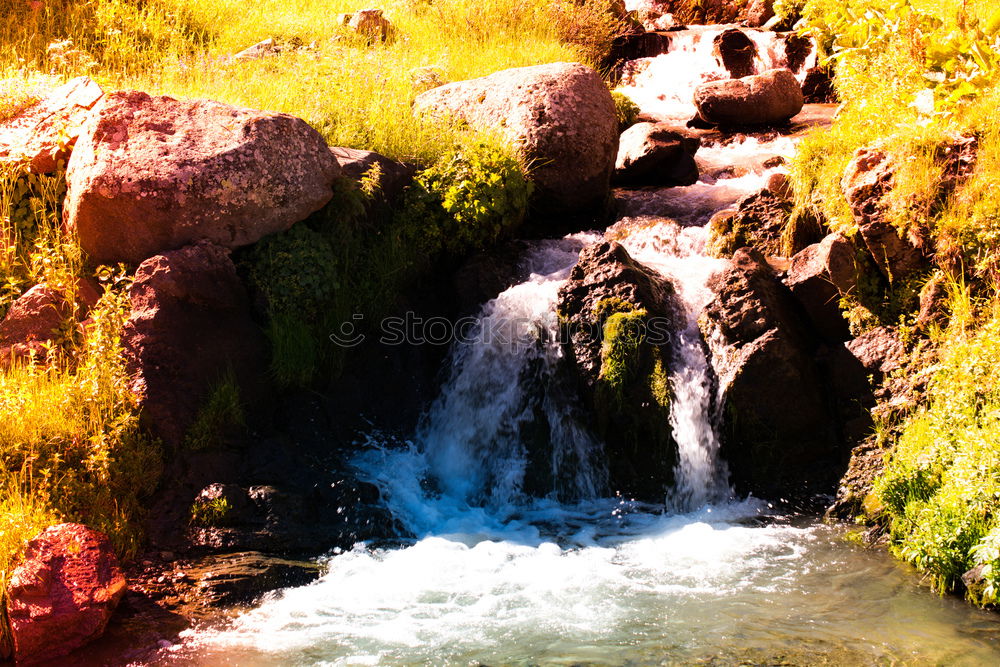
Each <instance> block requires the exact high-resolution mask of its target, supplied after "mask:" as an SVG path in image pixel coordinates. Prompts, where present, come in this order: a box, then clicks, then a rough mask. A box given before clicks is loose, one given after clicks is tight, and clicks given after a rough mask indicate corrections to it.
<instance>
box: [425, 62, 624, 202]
mask: <svg viewBox="0 0 1000 667" xmlns="http://www.w3.org/2000/svg"><path fill="white" fill-rule="evenodd" d="M415 105H416V108H417V110H418V111H422V112H432V113H435V114H437V115H440V116H444V117H448V116H450V117H454V118H457V119H459V120H462V121H464V122H466V123H468V124H469V125H471V126H473V127H474V128H477V129H481V130H497V131H499V132H500V133H501V134H502V135H503V136H504V137H506V138H507V139H508V140H510V141H511V142H513V143H515V144H516V145H517V146H518V147H519V148H520V150H521V152H522V154H523V156H524V158H525V159H526V160H527V161H528V163H529V164H530V165H531V166H532V169H531V178H532V180H533V181H534V183H535V185H536V191H535V197H534V204H535V206H537V207H538V208H539V209H541V210H542V211H544V212H546V213H550V214H555V215H586V216H593V214H594V211H595V210H596V211H601V210H603V207H604V204H605V201H606V199H607V196H608V188H609V184H610V181H611V172H612V170H613V169H614V165H615V156H616V155H617V152H618V119H617V117H616V115H615V103H614V100H612V98H611V93H610V92H609V91H608V88H607V86H606V85H605V84H604V81H603V79H602V78H601V76H600V75H599V74H598V73H597V72H595V71H594V70H592V69H590V68H589V67H586V66H584V65H581V64H579V63H553V64H551V65H538V66H535V67H520V68H517V69H510V70H504V71H502V72H497V73H495V74H491V75H489V76H486V77H483V78H480V79H472V80H469V81H458V82H455V83H449V84H447V85H444V86H440V87H438V88H434V89H432V90H429V91H427V92H426V93H423V94H421V95H420V96H418V97H417V99H416V103H415Z"/></svg>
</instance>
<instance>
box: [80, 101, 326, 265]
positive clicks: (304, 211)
mask: <svg viewBox="0 0 1000 667" xmlns="http://www.w3.org/2000/svg"><path fill="white" fill-rule="evenodd" d="M339 173H340V168H339V166H338V165H337V161H336V159H334V156H333V155H332V154H331V153H330V150H329V148H328V147H327V145H326V142H325V141H323V138H322V137H321V136H320V135H319V134H318V133H317V132H316V131H315V130H313V129H312V128H311V127H309V125H307V124H306V122H305V121H303V120H301V119H299V118H295V117H293V116H289V115H286V114H277V113H270V112H265V111H254V110H252V109H243V108H240V107H234V106H230V105H227V104H220V103H218V102H210V101H206V100H196V101H192V102H182V101H178V100H175V99H172V98H170V97H151V96H150V95H147V94H146V93H143V92H137V91H122V92H116V93H110V94H108V95H105V96H104V97H103V98H102V99H101V101H100V102H98V104H97V105H96V106H95V108H94V110H93V112H92V114H91V116H90V117H89V119H88V120H87V122H86V124H85V125H84V127H83V128H82V132H81V135H80V139H79V141H78V142H77V145H76V148H75V149H74V151H73V156H72V158H71V159H70V162H69V168H68V170H67V173H66V180H67V196H66V219H67V224H68V226H69V228H70V229H73V230H75V231H76V232H77V234H78V236H79V239H80V245H81V247H82V248H83V249H84V250H85V251H86V252H87V254H88V255H89V256H90V259H91V260H93V261H95V262H98V263H113V262H128V263H133V264H137V263H139V262H141V261H142V260H144V259H146V258H147V257H151V256H153V255H155V254H157V253H159V252H163V251H167V250H174V249H177V248H180V247H183V246H185V245H188V244H191V243H195V242H198V241H202V240H208V241H211V242H213V243H216V244H218V245H221V246H225V247H228V248H234V247H237V246H242V245H247V244H250V243H254V242H255V241H257V240H259V239H261V238H262V237H264V236H267V235H268V234H273V233H275V232H279V231H283V230H285V229H288V228H289V227H291V226H292V225H293V224H294V223H296V222H298V221H300V220H302V219H304V218H305V217H306V216H308V215H309V214H310V213H312V212H314V211H316V210H318V209H320V208H321V207H323V206H324V205H325V204H326V203H327V202H328V201H329V200H330V198H331V197H332V196H333V190H332V184H333V181H334V179H335V178H336V177H337V176H338V175H339Z"/></svg>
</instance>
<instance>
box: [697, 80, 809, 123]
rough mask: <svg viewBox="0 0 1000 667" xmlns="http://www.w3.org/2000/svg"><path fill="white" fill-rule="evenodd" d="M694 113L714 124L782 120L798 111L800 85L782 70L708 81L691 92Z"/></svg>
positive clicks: (775, 121)
mask: <svg viewBox="0 0 1000 667" xmlns="http://www.w3.org/2000/svg"><path fill="white" fill-rule="evenodd" d="M694 103H695V106H697V107H698V116H699V118H701V120H703V121H705V122H706V123H712V124H714V125H766V124H773V123H784V122H786V121H787V120H789V119H790V118H791V117H792V116H794V115H796V114H797V113H799V112H800V111H802V104H803V99H802V88H801V87H800V86H799V82H798V81H797V80H796V79H795V76H794V75H793V74H792V73H791V72H789V71H788V70H786V69H773V70H769V71H767V72H764V73H763V74H754V75H753V76H745V77H743V78H742V79H728V80H724V81H710V82H709V83H703V84H702V85H700V86H698V87H697V88H696V89H695V91H694Z"/></svg>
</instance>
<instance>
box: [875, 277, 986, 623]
mask: <svg viewBox="0 0 1000 667" xmlns="http://www.w3.org/2000/svg"><path fill="white" fill-rule="evenodd" d="M954 298H955V299H957V300H964V301H968V300H970V299H971V298H972V297H971V296H970V295H969V294H968V293H964V294H957V295H955V297H954ZM984 307H985V308H986V309H987V311H988V312H986V313H980V314H979V315H978V316H976V313H975V310H976V309H975V308H974V307H973V308H967V309H964V310H963V309H955V311H954V313H953V321H952V324H951V326H950V327H949V328H948V330H947V331H946V332H944V333H943V334H942V336H943V340H942V341H941V343H942V346H941V350H942V351H941V354H942V358H941V361H940V366H939V368H938V370H937V372H936V374H935V376H934V379H933V381H932V383H931V385H930V387H929V390H928V396H929V400H928V403H927V405H926V406H925V407H924V408H922V409H920V410H918V412H917V413H915V414H914V415H913V416H911V417H910V418H909V419H908V420H907V422H906V423H905V425H904V427H903V430H902V435H901V436H900V438H899V440H898V443H897V444H896V445H895V448H894V450H893V452H892V455H891V459H890V461H889V464H888V466H887V469H886V472H885V473H884V475H883V476H882V477H881V478H880V479H879V480H878V482H877V484H876V488H875V492H876V494H877V496H878V498H879V500H880V501H881V506H882V508H884V511H885V512H886V514H887V515H888V525H889V532H890V537H891V539H892V545H893V546H892V548H893V551H894V552H895V553H896V554H897V555H899V556H900V557H901V558H903V559H904V560H906V561H908V562H910V563H912V564H913V565H915V566H916V567H918V568H919V569H921V570H922V571H924V572H926V573H927V574H928V575H929V576H930V578H931V581H932V583H933V585H934V586H935V588H936V589H937V590H940V591H942V592H946V591H952V590H955V589H956V588H960V587H961V577H962V575H963V574H964V573H965V572H966V571H968V570H970V569H972V568H973V567H974V566H975V565H976V564H978V563H979V562H982V560H981V557H982V556H983V555H984V554H985V552H986V549H985V547H984V548H980V549H979V550H978V554H979V556H978V557H977V551H976V550H977V546H978V545H980V544H981V543H984V540H987V538H988V536H989V535H990V534H991V531H995V530H996V529H997V527H998V520H1000V436H998V434H1000V388H997V387H996V384H995V383H994V382H993V381H992V378H993V377H994V376H995V374H996V373H997V372H1000V344H998V343H997V340H998V338H997V336H998V335H1000V309H998V307H997V304H996V303H995V302H994V303H988V304H980V305H979V308H980V309H982V308H984ZM963 314H964V317H963ZM987 575H991V576H992V579H991V581H992V582H993V584H994V588H993V589H988V590H987V591H986V592H985V593H984V594H982V595H981V600H980V601H981V602H991V603H992V602H996V601H997V597H996V592H995V590H996V588H995V584H996V583H997V581H998V575H1000V572H997V573H992V574H991V573H990V572H988V573H987Z"/></svg>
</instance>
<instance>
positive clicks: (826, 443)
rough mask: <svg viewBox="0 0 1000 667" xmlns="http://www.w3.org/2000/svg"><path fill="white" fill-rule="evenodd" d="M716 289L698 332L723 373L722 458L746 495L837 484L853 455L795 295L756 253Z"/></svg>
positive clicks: (742, 255) (716, 281)
mask: <svg viewBox="0 0 1000 667" xmlns="http://www.w3.org/2000/svg"><path fill="white" fill-rule="evenodd" d="M710 287H711V288H712V290H713V291H714V292H715V298H714V300H713V301H712V302H711V303H709V305H708V306H707V307H706V308H705V311H704V312H703V313H702V316H701V318H700V321H699V325H700V327H701V330H702V334H703V336H704V339H705V341H706V342H707V343H708V346H709V349H710V350H711V353H712V357H713V364H712V365H713V367H714V368H715V369H716V372H717V373H718V375H719V393H720V396H721V405H720V413H721V415H722V422H721V427H720V440H721V450H720V453H721V455H722V458H723V459H724V460H726V461H727V462H728V463H729V469H730V472H731V475H732V482H733V483H734V485H735V486H736V489H737V491H738V492H740V493H747V492H753V493H755V494H763V495H765V496H772V497H773V496H779V497H780V495H781V494H787V493H801V492H806V491H807V490H808V489H810V488H812V487H813V486H815V485H820V486H824V485H826V484H830V485H831V486H832V483H833V480H834V479H836V477H837V473H838V470H839V466H840V465H842V461H841V459H842V458H844V457H845V456H846V454H845V452H844V451H841V449H842V448H841V446H840V445H839V443H838V434H837V429H836V419H835V415H834V414H832V413H831V411H830V408H829V400H828V397H827V395H826V390H825V389H824V387H825V381H824V377H823V376H822V374H821V372H820V369H819V368H818V367H817V364H816V362H815V361H814V354H815V351H816V347H817V341H816V340H814V339H813V337H812V335H811V334H810V332H809V329H808V327H807V326H805V324H804V323H803V321H802V319H801V318H800V316H799V311H798V307H797V304H796V303H795V300H794V297H793V296H792V294H791V293H790V292H789V291H788V289H787V288H786V287H785V286H784V285H782V284H781V282H780V281H779V280H778V279H777V277H776V276H775V275H774V274H773V273H772V271H771V269H770V268H769V267H768V265H767V264H766V262H765V261H764V258H763V257H762V256H761V255H760V254H759V253H758V252H756V251H754V250H750V249H747V248H743V249H740V250H738V251H737V252H736V254H735V255H733V259H732V264H731V265H730V266H729V267H728V268H727V269H726V270H725V271H723V272H722V273H720V274H718V275H717V276H715V277H714V278H713V279H712V281H711V283H710Z"/></svg>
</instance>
